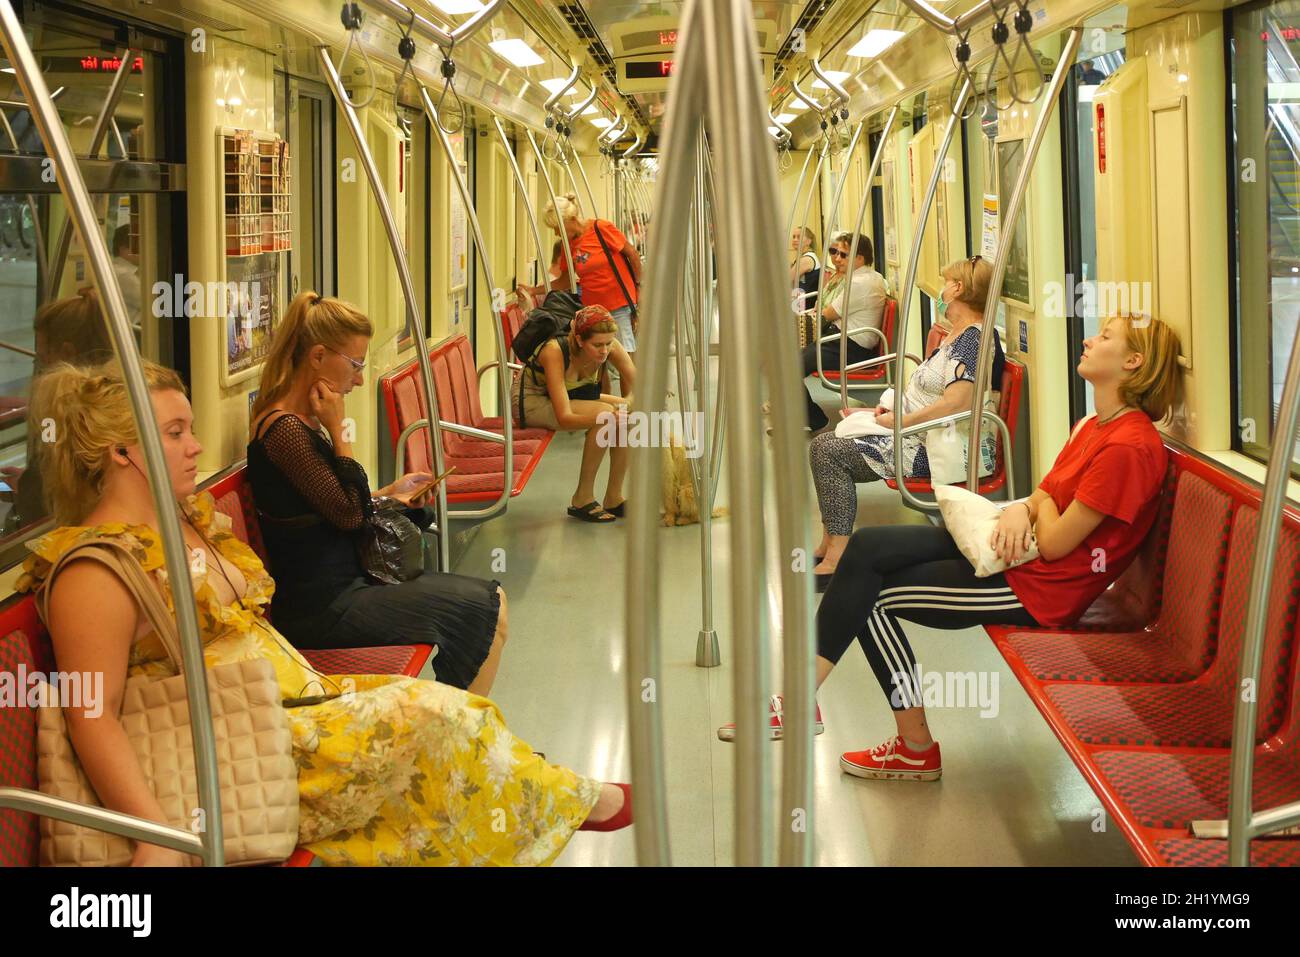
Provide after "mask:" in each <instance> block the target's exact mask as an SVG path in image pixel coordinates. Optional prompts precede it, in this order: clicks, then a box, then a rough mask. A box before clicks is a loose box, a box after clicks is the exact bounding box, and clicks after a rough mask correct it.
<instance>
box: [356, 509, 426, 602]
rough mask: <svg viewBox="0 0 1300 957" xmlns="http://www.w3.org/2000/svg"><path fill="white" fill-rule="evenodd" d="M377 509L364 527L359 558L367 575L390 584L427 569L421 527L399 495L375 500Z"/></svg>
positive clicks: (412, 576)
mask: <svg viewBox="0 0 1300 957" xmlns="http://www.w3.org/2000/svg"><path fill="white" fill-rule="evenodd" d="M374 504H375V507H374V511H372V512H371V513H370V516H369V518H367V519H366V521H365V524H363V525H362V526H361V539H360V543H359V547H358V557H359V558H360V559H361V566H362V568H364V569H365V571H366V574H367V575H368V576H370V577H371V578H373V579H374V580H375V581H378V582H382V583H384V584H386V585H400V584H401V583H402V582H408V581H410V580H411V579H413V578H419V577H420V575H421V574H422V573H423V572H424V542H423V539H422V538H421V535H420V528H419V526H418V525H416V524H415V523H414V522H413V521H411V520H410V518H408V517H407V507H406V506H405V505H403V504H402V503H401V502H399V501H398V500H397V499H395V498H388V497H386V496H385V497H381V498H377V499H375V500H374Z"/></svg>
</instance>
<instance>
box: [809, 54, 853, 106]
mask: <svg viewBox="0 0 1300 957" xmlns="http://www.w3.org/2000/svg"><path fill="white" fill-rule="evenodd" d="M812 71H813V73H815V74H816V75H817V79H819V80H821V81H822V82H823V83H825V84H826V85H827V86H828V87H830V89H831V90H832V92H834V94H835V95H836V96H837V97H839V98H840V101H841V102H843V103H848V102H849V92H848V90H846V89H844V87H842V86H840V84H839V81H838V80H834V79H831V77H830V76H829V75H827V74H826V72H825V71H823V70H822V65H821V63H820V61H819V60H818V58H817V57H813V58H812Z"/></svg>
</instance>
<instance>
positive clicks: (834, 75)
mask: <svg viewBox="0 0 1300 957" xmlns="http://www.w3.org/2000/svg"><path fill="white" fill-rule="evenodd" d="M822 72H823V73H825V74H826V75H827V76H828V77H830V78H831V79H832V80H834V81H835V82H836V83H839V82H841V81H843V80H847V79H848V78H849V74H847V73H844V72H842V71H840V70H822ZM813 89H814V90H829V89H830V87H829V86H827V85H826V84H825V83H823V82H822V81H821V79H820V78H818V79H816V80H813Z"/></svg>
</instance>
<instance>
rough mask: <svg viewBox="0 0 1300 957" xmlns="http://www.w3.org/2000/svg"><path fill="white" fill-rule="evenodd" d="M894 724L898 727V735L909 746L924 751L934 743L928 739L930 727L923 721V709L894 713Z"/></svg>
mask: <svg viewBox="0 0 1300 957" xmlns="http://www.w3.org/2000/svg"><path fill="white" fill-rule="evenodd" d="M894 722H895V723H896V724H897V725H898V733H899V734H900V735H902V736H903V740H904V741H906V742H907V743H908V745H909V746H911V747H914V748H916V749H917V750H920V751H924V750H925V749H926V748H928V747H929V746H930V745H931V744H933V743H934V738H932V737H930V726H929V725H928V724H927V723H926V721H925V709H924V708H907V709H906V710H903V711H895V712H894Z"/></svg>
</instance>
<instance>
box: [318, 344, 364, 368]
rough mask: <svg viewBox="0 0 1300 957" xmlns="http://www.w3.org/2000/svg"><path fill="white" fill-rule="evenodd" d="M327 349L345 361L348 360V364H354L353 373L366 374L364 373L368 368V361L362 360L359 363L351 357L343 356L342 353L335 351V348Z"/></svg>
mask: <svg viewBox="0 0 1300 957" xmlns="http://www.w3.org/2000/svg"><path fill="white" fill-rule="evenodd" d="M325 348H326V349H329V351H330V352H332V353H334V354H335V355H336V356H343V358H344V359H347V360H348V362H350V363H352V371H353V372H364V371H365V368H366V361H365V360H364V359H362V360H360V361H357V360H356V359H354V358H352V357H351V356H348V355H343V353H342V352H339V351H338V350H337V349H334V348H332V347H330V346H326V347H325Z"/></svg>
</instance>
